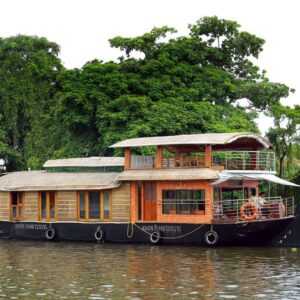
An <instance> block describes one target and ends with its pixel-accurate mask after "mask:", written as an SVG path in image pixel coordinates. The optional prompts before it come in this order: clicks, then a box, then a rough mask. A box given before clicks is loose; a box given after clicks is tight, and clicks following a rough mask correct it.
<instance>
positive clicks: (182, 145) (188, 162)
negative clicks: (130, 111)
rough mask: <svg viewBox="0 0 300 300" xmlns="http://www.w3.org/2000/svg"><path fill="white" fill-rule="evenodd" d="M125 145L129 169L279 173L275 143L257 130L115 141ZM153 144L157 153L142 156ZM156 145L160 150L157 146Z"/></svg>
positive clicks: (126, 163)
mask: <svg viewBox="0 0 300 300" xmlns="http://www.w3.org/2000/svg"><path fill="white" fill-rule="evenodd" d="M111 147H112V148H125V169H127V170H128V169H154V168H158V169H161V168H213V169H217V170H237V171H238V170H243V171H244V170H251V171H264V172H266V171H268V172H275V169H276V159H275V154H274V152H272V151H270V149H272V145H271V144H270V143H269V142H268V141H267V140H266V139H265V138H263V137H261V136H258V135H256V134H253V133H213V134H192V135H178V136H165V137H150V138H137V139H129V140H125V141H122V142H120V143H117V144H114V145H112V146H111ZM140 147H152V149H151V150H152V152H156V153H155V155H139V154H138V153H139V151H137V149H139V148H140ZM153 147H156V151H155V150H154V149H153Z"/></svg>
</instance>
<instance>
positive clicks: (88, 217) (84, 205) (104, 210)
mask: <svg viewBox="0 0 300 300" xmlns="http://www.w3.org/2000/svg"><path fill="white" fill-rule="evenodd" d="M78 219H79V220H80V221H106V220H110V219H111V192H110V191H90V192H86V191H81V192H78Z"/></svg>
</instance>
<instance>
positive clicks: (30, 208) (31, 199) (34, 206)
mask: <svg viewBox="0 0 300 300" xmlns="http://www.w3.org/2000/svg"><path fill="white" fill-rule="evenodd" d="M38 219H39V193H38V192H25V193H24V218H23V220H24V221H38Z"/></svg>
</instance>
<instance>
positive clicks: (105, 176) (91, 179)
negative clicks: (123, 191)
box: [0, 171, 120, 191]
mask: <svg viewBox="0 0 300 300" xmlns="http://www.w3.org/2000/svg"><path fill="white" fill-rule="evenodd" d="M119 174H120V173H70V172H68V173H63V172H46V171H25V172H13V173H8V174H7V175H4V176H2V177H0V191H43V190H47V191H51V190H55V191H59V190H94V189H95V190H103V189H112V188H116V187H118V186H119V185H120V183H119V182H118V181H116V177H117V176H118V175H119Z"/></svg>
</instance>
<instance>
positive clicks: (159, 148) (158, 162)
mask: <svg viewBox="0 0 300 300" xmlns="http://www.w3.org/2000/svg"><path fill="white" fill-rule="evenodd" d="M155 167H156V168H157V169H161V167H162V146H157V152H156V166H155Z"/></svg>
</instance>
